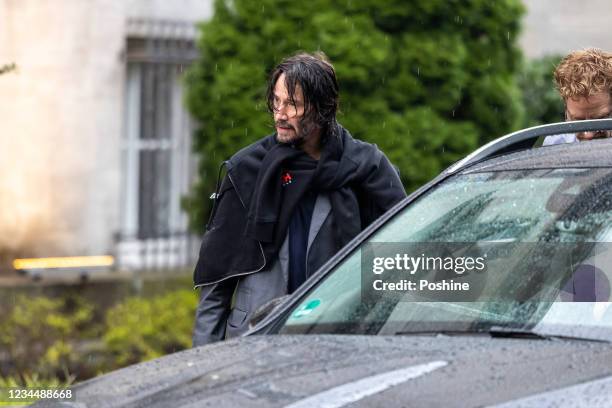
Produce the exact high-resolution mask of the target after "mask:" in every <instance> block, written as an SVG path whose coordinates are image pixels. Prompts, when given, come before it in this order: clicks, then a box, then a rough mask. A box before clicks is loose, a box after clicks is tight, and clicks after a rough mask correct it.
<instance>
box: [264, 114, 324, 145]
mask: <svg viewBox="0 0 612 408" xmlns="http://www.w3.org/2000/svg"><path fill="white" fill-rule="evenodd" d="M274 124H275V126H277V127H287V128H291V129H293V131H294V132H295V137H293V138H292V139H291V140H289V141H287V142H281V143H287V144H291V145H294V146H296V147H300V146H302V145H303V144H304V142H305V141H306V139H307V138H308V136H310V134H312V133H313V131H314V130H315V129H316V128H317V125H316V124H315V123H314V122H313V121H310V120H301V121H300V124H299V128H298V129H296V128H295V127H294V126H292V125H291V124H289V122H287V121H285V120H277V121H276V122H275V123H274ZM277 140H278V138H277Z"/></svg>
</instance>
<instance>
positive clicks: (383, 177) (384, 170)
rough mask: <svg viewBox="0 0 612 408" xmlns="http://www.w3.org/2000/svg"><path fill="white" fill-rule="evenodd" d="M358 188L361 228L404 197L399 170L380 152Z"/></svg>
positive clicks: (404, 192)
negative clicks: (378, 158) (377, 160)
mask: <svg viewBox="0 0 612 408" xmlns="http://www.w3.org/2000/svg"><path fill="white" fill-rule="evenodd" d="M360 190H361V191H360V193H361V194H360V202H361V209H362V213H361V223H362V229H363V228H365V227H367V226H368V225H369V224H371V223H372V222H373V221H374V220H376V219H377V218H378V217H380V216H381V215H383V214H384V213H385V212H387V211H388V210H389V209H391V207H393V206H394V205H395V204H397V203H398V202H399V201H401V200H403V199H404V198H405V197H406V191H405V190H404V186H403V185H402V182H401V180H400V177H399V171H398V170H397V168H395V167H394V166H393V165H392V164H391V162H390V161H389V159H388V158H387V156H385V155H384V154H382V153H381V154H380V161H379V162H378V165H377V166H375V167H374V168H372V169H371V171H370V173H369V174H368V176H367V177H366V179H365V180H364V182H363V184H362V185H361V188H360Z"/></svg>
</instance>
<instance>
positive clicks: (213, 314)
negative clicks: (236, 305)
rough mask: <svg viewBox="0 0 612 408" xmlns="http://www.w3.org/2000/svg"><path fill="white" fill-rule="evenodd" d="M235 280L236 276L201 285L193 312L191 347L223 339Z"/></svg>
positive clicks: (236, 280)
mask: <svg viewBox="0 0 612 408" xmlns="http://www.w3.org/2000/svg"><path fill="white" fill-rule="evenodd" d="M237 282H238V279H237V278H230V279H226V280H224V281H222V282H219V283H215V284H212V285H206V286H203V287H202V289H201V291H200V302H199V304H198V307H197V308H196V313H195V323H194V328H193V347H197V346H202V345H205V344H209V343H213V342H215V341H220V340H223V339H225V328H226V324H227V318H228V316H229V314H230V311H231V303H232V296H233V295H234V290H235V289H236V284H237Z"/></svg>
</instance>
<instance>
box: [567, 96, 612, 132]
mask: <svg viewBox="0 0 612 408" xmlns="http://www.w3.org/2000/svg"><path fill="white" fill-rule="evenodd" d="M611 115H612V100H611V98H610V94H609V93H608V92H599V93H596V94H593V95H591V96H589V97H588V98H587V97H579V98H568V99H566V100H565V119H566V120H586V119H606V118H609V117H610V116H611ZM611 136H612V132H610V131H600V132H580V133H577V134H576V137H577V138H578V140H580V141H583V140H591V139H600V138H604V137H611Z"/></svg>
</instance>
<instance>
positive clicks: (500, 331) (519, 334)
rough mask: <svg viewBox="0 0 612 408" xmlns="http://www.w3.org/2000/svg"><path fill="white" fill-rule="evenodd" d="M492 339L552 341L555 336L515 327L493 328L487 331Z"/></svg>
mask: <svg viewBox="0 0 612 408" xmlns="http://www.w3.org/2000/svg"><path fill="white" fill-rule="evenodd" d="M486 332H487V333H489V334H490V335H491V337H499V338H508V339H539V340H550V339H551V338H552V337H555V336H547V335H544V334H540V333H536V332H534V331H533V330H527V329H518V328H515V327H502V326H491V327H490V328H489V329H488V330H487V331H486Z"/></svg>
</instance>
